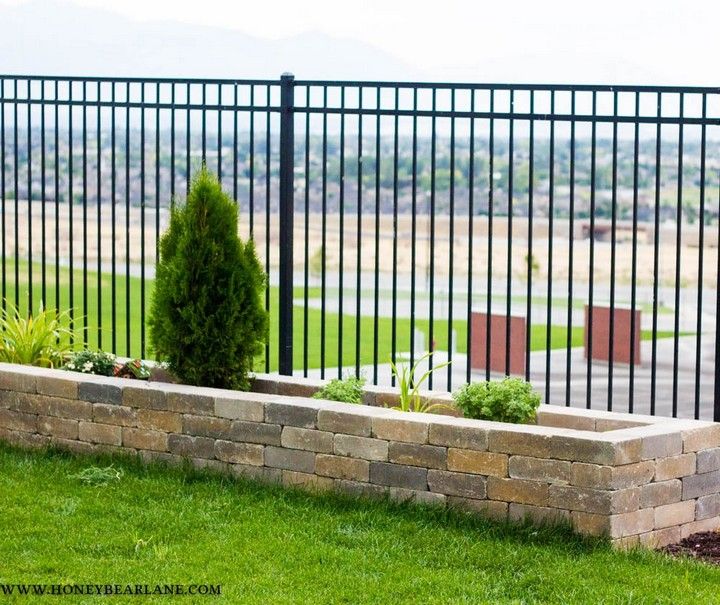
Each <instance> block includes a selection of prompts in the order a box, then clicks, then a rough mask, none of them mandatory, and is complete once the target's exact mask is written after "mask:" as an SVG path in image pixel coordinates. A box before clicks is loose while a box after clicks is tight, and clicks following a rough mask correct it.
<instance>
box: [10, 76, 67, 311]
mask: <svg viewBox="0 0 720 605" xmlns="http://www.w3.org/2000/svg"><path fill="white" fill-rule="evenodd" d="M56 90H57V89H56ZM56 96H57V95H56ZM55 107H56V108H57V105H55ZM55 115H56V116H57V113H56V114H55ZM55 132H56V133H57V118H56V119H55ZM55 140H56V143H55V149H56V150H57V138H56V139H55ZM55 172H56V173H57V161H56V163H55ZM0 203H2V309H3V311H4V310H5V309H6V305H7V259H6V257H5V244H6V243H7V240H6V236H5V229H6V225H5V217H6V209H5V78H0ZM55 203H56V204H57V196H56V199H55Z"/></svg>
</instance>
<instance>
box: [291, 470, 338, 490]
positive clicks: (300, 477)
mask: <svg viewBox="0 0 720 605" xmlns="http://www.w3.org/2000/svg"><path fill="white" fill-rule="evenodd" d="M282 483H283V485H284V486H286V487H301V488H303V489H309V490H312V491H327V490H331V489H333V487H334V486H335V482H334V480H333V479H331V478H330V477H318V476H317V475H312V474H309V473H301V472H298V471H289V470H283V472H282Z"/></svg>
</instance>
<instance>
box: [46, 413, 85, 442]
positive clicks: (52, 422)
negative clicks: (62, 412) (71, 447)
mask: <svg viewBox="0 0 720 605" xmlns="http://www.w3.org/2000/svg"><path fill="white" fill-rule="evenodd" d="M79 424H80V423H79V422H78V421H77V420H69V419H68V418H55V417H53V416H40V417H38V433H42V434H43V435H51V436H53V437H59V438H60V439H77V438H78V432H79Z"/></svg>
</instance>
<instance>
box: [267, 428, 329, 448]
mask: <svg viewBox="0 0 720 605" xmlns="http://www.w3.org/2000/svg"><path fill="white" fill-rule="evenodd" d="M333 438H334V435H333V434H332V433H329V432H327V431H316V430H314V429H303V428H300V427H296V426H286V427H284V428H283V430H282V435H281V437H280V444H281V445H282V446H283V447H287V448H290V449H296V450H308V451H310V452H321V453H325V454H329V453H331V452H332V451H333Z"/></svg>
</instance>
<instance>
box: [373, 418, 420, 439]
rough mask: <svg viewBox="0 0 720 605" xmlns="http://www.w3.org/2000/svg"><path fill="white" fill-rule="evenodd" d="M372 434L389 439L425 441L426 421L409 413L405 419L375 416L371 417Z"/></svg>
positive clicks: (377, 437) (378, 437)
mask: <svg viewBox="0 0 720 605" xmlns="http://www.w3.org/2000/svg"><path fill="white" fill-rule="evenodd" d="M418 415H419V414H418ZM372 435H373V437H375V438H376V439H387V440H389V441H405V442H409V443H427V442H428V421H427V420H417V419H415V418H413V417H412V415H410V414H408V418H407V419H405V418H383V417H375V418H373V419H372Z"/></svg>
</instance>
